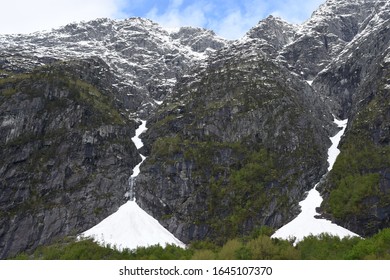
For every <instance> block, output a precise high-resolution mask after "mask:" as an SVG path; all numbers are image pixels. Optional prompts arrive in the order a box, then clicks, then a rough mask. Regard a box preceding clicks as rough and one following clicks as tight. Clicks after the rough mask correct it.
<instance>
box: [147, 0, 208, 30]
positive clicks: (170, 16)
mask: <svg viewBox="0 0 390 280" xmlns="http://www.w3.org/2000/svg"><path fill="white" fill-rule="evenodd" d="M182 4H183V1H182V0H173V1H170V4H169V6H168V7H167V9H166V11H164V12H162V13H161V11H159V10H158V8H157V7H154V8H153V9H152V10H150V11H149V12H148V13H147V14H146V17H147V18H149V19H151V20H154V21H156V22H158V23H159V24H161V25H162V26H164V27H168V28H174V27H181V26H194V27H202V26H206V25H207V12H208V11H210V7H211V5H210V4H206V3H204V2H203V1H202V2H201V1H198V2H195V3H194V4H191V5H188V6H186V7H182Z"/></svg>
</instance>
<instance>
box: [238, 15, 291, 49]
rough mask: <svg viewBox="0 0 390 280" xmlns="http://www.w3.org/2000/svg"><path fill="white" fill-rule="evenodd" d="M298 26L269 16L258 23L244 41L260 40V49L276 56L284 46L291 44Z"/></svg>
mask: <svg viewBox="0 0 390 280" xmlns="http://www.w3.org/2000/svg"><path fill="white" fill-rule="evenodd" d="M297 30H298V26H296V25H293V24H289V23H287V22H285V21H283V20H282V19H280V18H276V17H274V16H269V17H267V18H266V19H264V20H262V21H260V22H259V23H258V24H257V25H256V26H255V27H253V28H252V29H251V30H249V32H248V33H247V34H246V35H245V37H244V40H245V39H260V40H262V46H261V49H262V50H263V51H264V52H266V53H268V54H270V55H272V56H276V54H277V53H278V51H280V50H281V49H283V47H284V46H286V45H288V44H290V43H292V42H293V40H294V39H295V37H296V35H297Z"/></svg>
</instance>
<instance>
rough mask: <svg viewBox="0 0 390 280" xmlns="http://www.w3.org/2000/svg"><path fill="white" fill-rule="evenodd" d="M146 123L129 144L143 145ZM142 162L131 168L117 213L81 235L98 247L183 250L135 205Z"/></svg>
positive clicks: (139, 128) (176, 241)
mask: <svg viewBox="0 0 390 280" xmlns="http://www.w3.org/2000/svg"><path fill="white" fill-rule="evenodd" d="M146 129H147V128H146V121H142V123H141V125H140V126H139V127H138V129H137V130H136V135H135V136H134V137H133V138H132V141H133V142H134V144H135V145H136V146H137V148H138V149H140V148H141V147H142V146H143V143H142V141H141V139H140V138H139V135H141V134H142V132H144V131H145V130H146ZM141 157H142V161H141V162H140V163H139V164H138V165H137V166H136V167H134V169H133V174H132V175H131V177H130V178H129V187H130V190H129V196H130V200H129V201H128V202H126V203H125V204H124V205H122V206H121V207H120V208H119V209H118V211H117V212H115V213H114V214H112V215H110V216H109V217H107V218H106V219H104V220H103V221H101V222H100V223H99V224H97V225H96V226H94V227H93V228H91V229H89V230H87V231H85V232H84V233H82V234H81V237H84V238H88V237H90V238H93V239H94V240H95V241H97V242H98V243H99V244H101V245H103V246H104V245H108V244H110V245H111V246H115V247H116V248H117V249H119V250H122V249H125V248H128V249H136V248H137V247H147V246H152V245H157V244H160V245H161V246H163V247H164V246H165V245H166V244H174V245H176V246H180V247H185V245H184V243H183V242H181V241H180V240H178V239H177V238H176V237H175V236H174V235H173V234H172V233H170V232H169V231H168V230H166V229H165V228H164V227H163V226H162V225H161V224H160V223H159V222H158V221H157V220H156V219H154V218H153V217H152V216H150V215H149V214H148V213H146V212H145V211H144V210H142V209H141V207H139V206H138V204H137V203H136V201H135V199H134V197H133V194H134V191H133V189H132V188H134V181H135V180H136V177H137V176H138V175H139V173H140V165H141V164H142V163H143V161H144V160H145V157H144V156H143V155H141Z"/></svg>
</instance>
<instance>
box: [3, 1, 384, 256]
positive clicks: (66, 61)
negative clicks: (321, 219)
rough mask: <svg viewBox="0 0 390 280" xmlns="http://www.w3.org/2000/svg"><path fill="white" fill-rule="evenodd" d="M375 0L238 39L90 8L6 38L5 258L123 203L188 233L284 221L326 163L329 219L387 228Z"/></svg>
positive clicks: (225, 232) (328, 6)
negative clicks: (332, 150)
mask: <svg viewBox="0 0 390 280" xmlns="http://www.w3.org/2000/svg"><path fill="white" fill-rule="evenodd" d="M387 2H388V1H384V0H358V1H352V0H342V1H333V0H328V1H326V2H325V3H324V4H323V5H322V6H321V7H320V8H319V9H318V10H317V11H316V12H314V13H313V15H312V17H311V18H310V19H309V20H308V21H307V22H305V23H303V24H301V25H291V24H288V23H286V22H284V21H283V20H281V19H278V18H275V17H272V16H271V17H268V18H266V19H264V20H262V21H260V22H259V24H258V25H256V26H255V27H254V28H252V29H251V30H250V31H248V33H247V34H246V35H245V36H244V37H243V38H242V39H240V40H237V41H230V42H228V41H226V40H223V39H221V38H219V37H218V36H216V35H215V34H214V33H213V32H212V31H208V30H205V29H201V28H192V27H185V28H181V29H179V30H176V31H169V32H168V31H166V30H164V29H163V28H161V27H160V26H159V25H158V24H156V23H153V22H152V21H150V20H146V19H140V18H131V19H127V20H123V21H114V20H109V19H99V20H95V21H91V22H84V23H78V24H70V25H67V26H65V27H63V28H59V29H57V30H53V31H51V32H38V33H34V34H30V35H7V36H0V143H1V147H2V149H1V160H0V188H1V192H0V209H1V212H0V258H5V257H8V256H12V255H14V254H15V253H17V252H21V251H25V250H31V249H34V248H35V247H36V246H38V245H39V244H45V243H48V242H50V241H51V240H53V239H55V238H58V237H62V236H66V235H72V234H77V233H80V232H82V231H84V230H86V229H87V228H90V227H91V226H93V225H95V224H96V223H97V222H99V221H101V220H102V219H103V218H105V217H107V216H108V215H109V214H111V213H112V212H114V211H115V210H116V209H117V208H118V207H119V206H120V205H121V204H122V203H123V202H124V199H125V198H124V194H125V192H126V191H127V189H126V188H127V184H128V182H127V181H128V178H129V176H130V175H131V174H130V173H131V170H132V168H133V167H134V166H135V165H136V164H137V163H138V162H139V161H140V156H139V153H138V151H137V150H136V147H135V146H134V144H133V143H132V141H131V137H133V136H134V134H135V129H136V127H137V126H138V119H139V118H142V119H143V120H147V127H148V128H149V129H148V131H147V132H146V133H144V134H143V135H141V137H142V138H143V141H144V143H145V146H144V147H143V148H142V149H143V150H142V151H141V152H142V154H145V155H147V156H148V158H147V159H146V160H145V162H144V163H143V165H142V166H141V173H140V175H139V176H138V177H137V181H136V184H135V191H136V198H137V202H138V203H139V204H140V206H141V207H142V208H143V209H145V210H146V211H148V212H149V213H150V214H151V215H152V216H154V217H155V218H157V219H158V220H159V221H160V223H161V224H163V225H164V226H165V227H166V228H167V229H169V230H170V231H171V232H172V233H174V234H175V235H176V236H177V237H178V238H180V239H181V240H182V241H184V242H190V241H192V240H199V239H202V240H204V239H209V240H212V241H214V242H223V241H224V240H225V239H227V238H230V237H235V236H242V235H247V234H249V233H251V232H252V231H254V230H256V229H257V228H259V227H261V226H263V225H268V226H271V227H274V228H277V227H280V226H282V225H284V224H285V223H286V222H288V221H289V220H291V219H293V218H294V217H295V216H296V215H297V213H299V206H298V202H299V201H300V200H302V198H303V197H304V196H305V191H307V190H309V189H311V188H312V187H313V184H314V183H315V182H317V181H318V180H319V179H320V178H321V176H322V175H323V174H324V173H325V171H326V168H327V166H326V165H327V163H326V151H327V149H328V147H329V146H330V141H329V137H330V136H332V135H334V134H335V133H336V132H337V128H336V127H335V126H334V125H333V122H332V121H333V116H332V114H333V115H335V116H337V117H339V118H348V119H349V124H348V127H347V130H346V134H345V137H344V139H343V140H342V142H341V145H340V149H341V154H340V157H339V159H338V160H337V161H336V164H335V166H334V169H333V170H332V172H331V173H330V174H329V175H328V176H327V177H326V178H324V180H323V181H322V184H321V186H320V188H321V192H322V194H323V196H324V198H325V199H324V203H323V205H322V207H321V211H322V213H323V215H324V216H326V217H329V218H330V219H332V220H334V221H336V222H337V223H339V224H341V225H343V226H345V227H347V228H348V229H351V230H353V231H355V232H357V233H359V234H361V235H364V236H365V235H371V234H373V233H375V232H377V231H378V230H380V229H382V228H385V227H389V217H390V209H389V205H390V198H389V166H390V159H389V103H388V93H389V79H390V76H389V73H388V69H389V63H390V59H389V34H390V32H389V26H390V24H389V20H390V8H389V7H390V6H389V3H387Z"/></svg>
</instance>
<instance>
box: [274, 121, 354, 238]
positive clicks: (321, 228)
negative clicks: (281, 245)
mask: <svg viewBox="0 0 390 280" xmlns="http://www.w3.org/2000/svg"><path fill="white" fill-rule="evenodd" d="M334 123H335V124H336V125H337V126H338V127H339V128H341V130H340V131H339V132H338V133H337V134H336V135H335V136H333V137H330V140H331V142H332V146H331V147H330V148H329V149H328V164H329V167H328V172H329V171H330V170H332V168H333V165H334V163H335V161H336V158H337V156H338V155H339V153H340V150H339V149H338V148H337V147H338V145H339V142H340V140H341V137H342V136H343V135H344V132H345V129H346V127H347V123H348V120H337V119H336V118H335V119H334ZM317 185H318V183H317V184H316V185H315V186H314V187H313V188H312V189H311V190H310V191H309V192H308V195H307V197H306V199H304V200H303V201H301V202H300V203H299V205H300V206H301V213H300V214H299V215H298V217H296V218H295V219H294V220H292V221H291V222H289V223H288V224H286V225H284V226H283V227H281V228H280V229H278V230H277V231H276V232H275V233H274V234H273V235H272V237H273V238H281V239H290V238H295V243H294V244H295V245H296V244H297V242H299V241H301V240H302V239H303V238H304V237H305V236H309V235H311V234H313V235H319V234H321V233H329V234H332V235H336V236H339V237H345V236H358V235H357V234H355V233H353V232H351V231H349V230H347V229H345V228H343V227H340V226H338V225H336V224H334V223H332V222H331V221H328V220H325V219H317V218H316V216H317V215H318V213H317V211H316V208H317V207H319V206H321V203H322V200H323V199H322V197H321V195H320V193H319V192H318V191H317V190H316V187H317Z"/></svg>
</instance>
